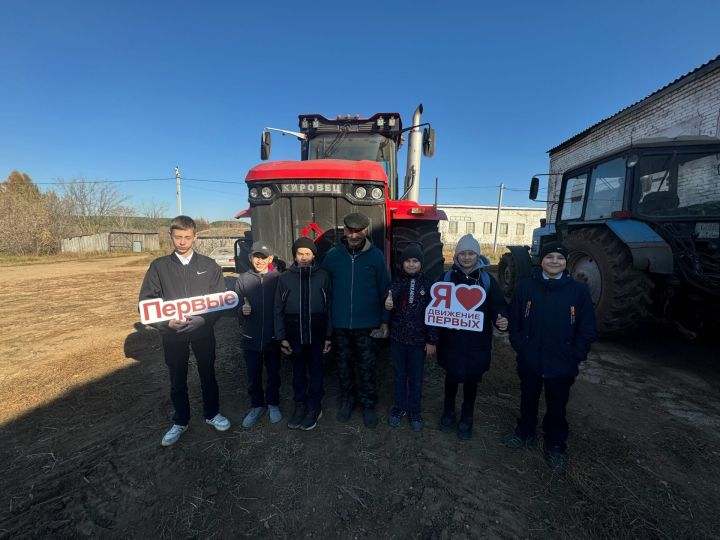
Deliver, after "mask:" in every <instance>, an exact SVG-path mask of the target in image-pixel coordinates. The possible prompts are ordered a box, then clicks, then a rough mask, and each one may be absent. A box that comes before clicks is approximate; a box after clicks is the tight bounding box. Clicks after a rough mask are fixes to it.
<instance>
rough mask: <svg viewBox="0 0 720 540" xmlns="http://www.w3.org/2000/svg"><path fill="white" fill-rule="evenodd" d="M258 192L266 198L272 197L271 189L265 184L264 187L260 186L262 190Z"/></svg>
mask: <svg viewBox="0 0 720 540" xmlns="http://www.w3.org/2000/svg"><path fill="white" fill-rule="evenodd" d="M260 193H261V194H262V196H263V197H265V198H266V199H269V198H270V197H272V189H270V188H269V187H267V186H265V187H264V188H262V190H261V191H260Z"/></svg>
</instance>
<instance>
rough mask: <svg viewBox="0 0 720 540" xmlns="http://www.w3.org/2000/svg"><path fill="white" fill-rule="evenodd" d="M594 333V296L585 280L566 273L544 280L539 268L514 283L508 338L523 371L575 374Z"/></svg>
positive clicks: (546, 373)
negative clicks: (515, 285) (580, 280)
mask: <svg viewBox="0 0 720 540" xmlns="http://www.w3.org/2000/svg"><path fill="white" fill-rule="evenodd" d="M595 337H596V330H595V314H594V312H593V306H592V299H591V298H590V293H589V292H588V289H587V287H586V286H585V285H584V284H583V283H579V282H577V281H575V280H574V279H573V278H572V277H570V276H569V275H568V274H567V273H565V274H563V276H562V277H561V278H560V279H544V278H543V276H542V272H541V271H540V269H539V268H536V269H535V273H534V275H533V276H532V277H531V278H527V279H524V280H522V281H521V282H520V283H518V286H517V288H516V289H515V292H514V293H513V298H512V302H511V303H510V343H511V345H512V346H513V349H515V352H517V362H518V368H519V369H520V370H521V371H522V370H527V371H529V372H531V373H536V374H542V375H543V377H546V378H548V379H551V378H554V377H575V376H577V374H578V365H579V364H580V362H582V361H583V360H585V359H586V358H587V355H588V352H589V351H590V344H591V343H592V342H593V341H594V340H595Z"/></svg>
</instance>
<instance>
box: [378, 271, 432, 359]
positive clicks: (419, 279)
mask: <svg viewBox="0 0 720 540" xmlns="http://www.w3.org/2000/svg"><path fill="white" fill-rule="evenodd" d="M431 285H432V283H430V281H429V280H428V279H427V278H426V277H425V274H423V273H422V272H421V273H418V274H415V275H414V276H410V275H408V274H406V273H405V272H401V273H400V275H399V276H398V277H396V278H395V279H394V280H393V283H392V299H393V306H394V307H393V309H392V317H391V319H390V339H394V340H395V341H398V342H400V343H402V344H404V345H425V343H432V344H435V343H437V327H435V326H426V325H425V308H426V307H427V305H428V304H429V303H430V286H431Z"/></svg>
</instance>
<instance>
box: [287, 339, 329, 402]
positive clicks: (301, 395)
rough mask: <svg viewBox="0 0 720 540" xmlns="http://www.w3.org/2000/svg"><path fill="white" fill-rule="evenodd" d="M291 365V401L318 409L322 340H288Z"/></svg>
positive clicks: (321, 369)
mask: <svg viewBox="0 0 720 540" xmlns="http://www.w3.org/2000/svg"><path fill="white" fill-rule="evenodd" d="M290 348H291V349H292V356H291V357H290V358H291V360H292V367H293V401H294V402H295V403H305V404H306V405H307V406H308V407H309V408H311V409H318V410H319V409H320V403H321V401H322V397H323V395H325V391H324V390H323V365H322V362H323V349H324V348H325V342H324V341H317V342H315V343H313V344H311V345H302V344H300V343H299V342H296V343H293V342H292V341H291V342H290Z"/></svg>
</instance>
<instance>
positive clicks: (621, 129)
mask: <svg viewBox="0 0 720 540" xmlns="http://www.w3.org/2000/svg"><path fill="white" fill-rule="evenodd" d="M683 135H694V136H697V135H706V136H711V137H720V56H718V57H716V58H714V59H713V60H710V61H709V62H707V63H706V64H703V65H702V66H700V67H698V68H697V69H695V70H693V71H691V72H690V73H688V74H686V75H683V76H682V77H680V78H678V79H676V80H674V81H673V82H671V83H669V84H667V85H666V86H664V87H663V88H660V89H659V90H657V91H655V92H653V93H652V94H650V95H649V96H647V97H645V98H644V99H642V100H640V101H638V102H636V103H634V104H632V105H630V106H629V107H626V108H625V109H622V110H621V111H619V112H617V113H615V114H614V115H613V116H610V117H609V118H606V119H604V120H601V121H600V122H598V123H597V124H595V125H593V126H591V127H589V128H588V129H586V130H585V131H582V132H580V133H578V134H577V135H575V136H573V137H571V138H570V139H568V140H566V141H565V142H563V143H561V144H559V145H558V146H556V147H554V148H552V149H550V150H549V151H548V153H549V154H550V171H549V172H550V173H555V174H557V175H556V176H550V177H549V178H550V181H549V184H548V188H549V189H548V193H549V194H550V197H549V198H550V199H557V197H558V195H559V193H558V191H559V187H560V178H561V175H562V173H564V172H565V171H567V170H569V169H571V168H573V167H575V166H577V165H579V164H581V163H584V162H586V161H589V160H591V159H594V158H596V157H598V156H601V155H603V154H605V153H608V152H610V151H612V150H615V149H617V148H620V147H622V146H626V145H629V144H631V143H632V142H633V141H637V140H639V139H645V138H650V137H678V136H683ZM716 187H717V188H718V189H720V186H716ZM554 208H556V207H555V206H553V205H549V209H551V210H554ZM553 214H554V213H553ZM551 220H554V215H552V216H551Z"/></svg>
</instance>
